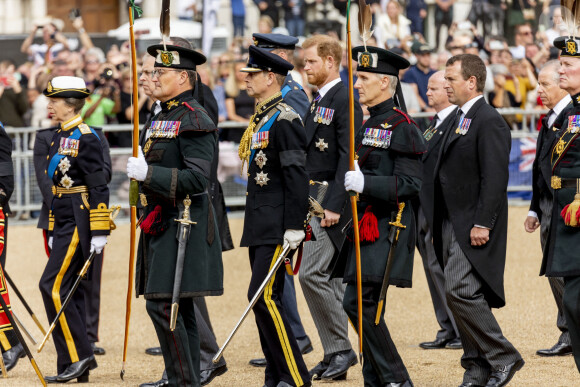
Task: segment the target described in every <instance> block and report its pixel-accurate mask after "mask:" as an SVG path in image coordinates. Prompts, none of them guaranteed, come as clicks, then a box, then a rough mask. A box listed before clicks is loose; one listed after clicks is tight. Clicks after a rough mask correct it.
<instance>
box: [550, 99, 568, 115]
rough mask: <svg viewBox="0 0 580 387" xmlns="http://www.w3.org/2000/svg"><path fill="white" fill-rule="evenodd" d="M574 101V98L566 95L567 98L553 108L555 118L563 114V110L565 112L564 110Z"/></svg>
mask: <svg viewBox="0 0 580 387" xmlns="http://www.w3.org/2000/svg"><path fill="white" fill-rule="evenodd" d="M571 101H572V97H570V94H566V96H565V97H564V98H562V99H561V100H560V102H558V103H557V104H556V106H554V107H553V108H552V110H553V111H554V116H555V117H558V115H559V114H560V113H562V110H564V108H565V107H566V106H567V105H568V104H569V103H570V102H571Z"/></svg>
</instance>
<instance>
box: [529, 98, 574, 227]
mask: <svg viewBox="0 0 580 387" xmlns="http://www.w3.org/2000/svg"><path fill="white" fill-rule="evenodd" d="M570 110H572V103H571V102H570V104H568V105H566V107H565V108H564V109H563V110H562V111H561V112H560V114H558V116H557V117H556V119H555V120H554V123H553V124H552V127H551V128H550V127H547V126H546V125H545V124H544V123H542V127H541V128H540V132H539V133H538V139H537V142H536V158H535V159H534V164H533V166H532V201H531V203H530V211H534V212H535V213H536V214H538V219H539V220H540V223H541V222H542V210H541V209H540V198H542V197H545V198H548V199H550V200H552V199H553V192H552V187H551V185H550V179H551V178H552V163H551V162H550V159H551V156H552V147H553V146H554V142H555V141H556V140H557V138H558V137H557V136H558V131H559V130H560V128H561V126H562V124H563V123H564V120H565V119H566V118H567V117H568V114H569V113H570ZM546 118H547V117H546Z"/></svg>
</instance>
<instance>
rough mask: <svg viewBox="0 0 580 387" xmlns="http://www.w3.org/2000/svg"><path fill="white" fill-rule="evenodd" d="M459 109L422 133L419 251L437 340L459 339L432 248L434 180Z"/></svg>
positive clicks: (417, 202)
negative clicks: (433, 311) (423, 150)
mask: <svg viewBox="0 0 580 387" xmlns="http://www.w3.org/2000/svg"><path fill="white" fill-rule="evenodd" d="M456 111H457V109H456V108H455V109H453V110H452V111H451V112H450V113H449V114H448V115H447V117H445V119H444V120H443V121H442V122H441V123H440V124H439V125H438V126H437V127H434V125H435V124H436V122H435V119H433V121H432V123H431V125H430V126H429V128H428V129H427V130H426V131H425V133H423V136H424V137H425V141H426V142H427V147H428V150H427V153H426V154H425V156H424V157H423V184H422V185H421V192H419V197H418V200H414V201H413V203H414V210H415V215H416V216H417V220H416V222H417V223H416V224H417V250H419V254H420V255H421V259H422V261H423V268H424V269H425V277H426V278H427V285H428V286H429V293H430V295H431V301H432V302H433V308H434V310H435V317H436V318H437V322H438V323H439V326H440V328H441V329H440V330H439V331H438V332H437V337H436V338H437V339H444V340H451V339H454V338H456V337H458V336H459V332H458V331H457V326H456V324H455V319H454V318H453V315H452V313H451V311H450V310H449V309H448V307H447V300H446V297H445V277H444V274H443V270H442V269H441V265H440V264H439V262H438V261H437V255H436V254H435V248H434V247H433V211H434V207H435V202H434V195H435V187H434V177H433V173H434V171H435V164H436V163H437V157H438V156H439V151H440V150H441V144H442V143H443V141H442V139H443V135H444V134H445V133H446V132H447V131H448V130H455V128H454V127H453V125H454V124H455V118H456V117H455V115H456Z"/></svg>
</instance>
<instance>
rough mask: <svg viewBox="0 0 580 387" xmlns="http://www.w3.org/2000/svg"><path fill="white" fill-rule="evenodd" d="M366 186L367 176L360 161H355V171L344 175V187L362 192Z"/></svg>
mask: <svg viewBox="0 0 580 387" xmlns="http://www.w3.org/2000/svg"><path fill="white" fill-rule="evenodd" d="M364 187H365V176H364V175H363V173H362V172H361V171H360V167H359V166H358V162H356V163H354V171H348V172H347V173H346V174H345V175H344V188H345V189H346V190H347V191H354V192H358V193H362V192H363V189H364Z"/></svg>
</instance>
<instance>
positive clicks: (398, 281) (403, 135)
mask: <svg viewBox="0 0 580 387" xmlns="http://www.w3.org/2000/svg"><path fill="white" fill-rule="evenodd" d="M369 113H370V114H371V116H370V118H369V119H368V120H367V121H366V122H365V123H364V124H363V127H362V128H361V130H359V132H358V134H357V137H356V147H357V148H356V151H357V156H358V163H359V166H360V169H361V172H362V173H363V174H364V175H365V184H364V191H363V193H362V194H360V195H359V199H360V201H359V202H358V206H357V210H358V217H359V220H360V219H361V218H362V217H363V216H364V214H365V211H367V210H368V211H371V212H372V213H373V214H374V215H375V216H376V218H377V221H378V232H379V237H378V239H377V240H376V241H374V242H368V241H367V242H364V241H361V244H360V251H361V267H362V273H361V274H362V281H363V283H371V284H379V285H380V284H381V282H382V280H383V276H384V272H385V267H386V265H387V256H388V253H389V248H390V242H389V240H388V235H389V229H390V227H391V226H390V225H389V222H390V221H391V220H392V215H393V213H396V211H397V208H398V207H397V206H398V203H399V202H404V203H405V208H404V211H403V217H402V220H401V222H402V223H403V224H404V225H405V226H407V227H406V228H405V229H404V230H402V231H401V232H400V234H399V241H398V246H397V250H396V253H395V257H394V258H395V260H394V261H393V268H392V272H391V279H390V282H389V283H390V284H391V285H396V286H400V287H410V286H411V277H412V274H413V254H414V251H415V225H414V222H415V221H414V216H413V209H412V207H411V203H410V199H411V198H413V197H414V196H416V195H418V193H419V191H420V189H421V176H422V171H423V169H422V168H423V166H422V162H421V157H422V154H423V153H424V152H426V150H427V147H426V145H425V142H424V139H423V136H422V134H421V132H420V131H419V129H418V128H417V126H416V125H415V124H414V123H413V122H412V121H411V120H410V119H409V118H408V117H407V116H406V115H405V114H404V113H402V112H401V111H400V110H398V109H397V108H396V107H395V104H394V103H393V100H392V99H388V100H387V101H385V102H382V103H380V104H378V105H376V106H373V107H371V108H369ZM363 233H364V232H363ZM362 239H364V236H362V238H361V240H362ZM355 262H356V260H355V250H354V248H352V246H351V248H350V253H349V255H348V260H347V263H346V270H345V274H344V280H345V282H355V280H356V264H355Z"/></svg>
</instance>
